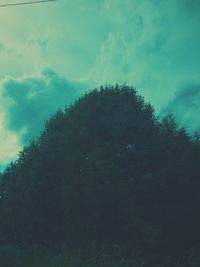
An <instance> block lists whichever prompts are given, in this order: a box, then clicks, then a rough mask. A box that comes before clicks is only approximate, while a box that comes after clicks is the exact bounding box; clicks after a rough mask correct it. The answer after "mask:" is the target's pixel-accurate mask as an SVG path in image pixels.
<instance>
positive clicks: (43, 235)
mask: <svg viewBox="0 0 200 267" xmlns="http://www.w3.org/2000/svg"><path fill="white" fill-rule="evenodd" d="M199 163H200V144H199V141H198V140H197V139H195V140H194V139H193V138H192V137H190V136H189V135H188V134H187V133H186V131H185V129H184V128H181V129H180V128H178V127H177V125H176V123H175V120H174V119H173V116H171V115H170V116H167V117H165V118H164V119H163V120H162V121H160V120H158V118H157V117H156V115H155V113H154V109H153V107H152V106H151V104H149V103H146V102H145V101H144V99H143V98H142V97H141V96H139V95H138V94H137V92H136V90H135V89H134V88H132V87H129V86H126V85H123V86H118V85H116V86H109V87H101V88H100V89H96V90H93V91H91V92H89V93H87V94H85V95H84V96H82V97H81V98H80V99H78V100H77V101H76V102H75V103H74V104H73V105H71V106H70V107H68V108H66V109H65V110H64V111H62V110H59V111H57V112H56V113H55V114H54V115H53V116H52V117H51V118H50V119H49V120H48V121H47V123H46V126H45V129H44V131H43V133H42V134H41V136H39V137H38V138H37V139H35V140H32V141H31V142H30V144H29V145H28V146H27V147H25V148H24V149H23V150H22V151H21V152H20V154H19V157H18V158H17V160H16V161H15V162H13V163H11V164H10V165H9V166H8V168H7V169H6V170H5V171H4V173H3V174H2V175H1V180H0V181H1V182H0V190H1V191H0V197H1V198H0V215H1V216H0V243H1V244H14V245H20V246H27V245H33V244H45V245H48V246H59V245H62V244H63V243H64V244H66V245H67V246H69V247H73V248H74V247H75V248H82V247H84V246H86V245H87V244H90V243H91V242H94V241H95V242H96V244H99V245H102V244H105V243H106V244H119V245H120V246H122V247H124V248H126V249H128V250H129V249H130V250H131V249H134V248H135V249H139V250H141V251H143V252H144V253H151V254H154V253H155V254H156V253H157V254H160V255H173V253H177V254H180V255H181V253H183V251H187V250H189V249H191V248H194V249H196V248H198V247H199V245H200V230H199V225H200V212H199V205H200V197H199V192H200V164H199Z"/></svg>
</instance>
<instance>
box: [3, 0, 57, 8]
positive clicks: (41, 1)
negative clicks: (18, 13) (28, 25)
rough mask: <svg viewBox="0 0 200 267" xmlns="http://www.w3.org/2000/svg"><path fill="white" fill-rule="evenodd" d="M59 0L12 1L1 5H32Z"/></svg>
mask: <svg viewBox="0 0 200 267" xmlns="http://www.w3.org/2000/svg"><path fill="white" fill-rule="evenodd" d="M55 1H57V0H36V1H29V2H20V3H10V4H1V5H0V8H1V7H9V6H22V5H31V4H42V3H46V2H55Z"/></svg>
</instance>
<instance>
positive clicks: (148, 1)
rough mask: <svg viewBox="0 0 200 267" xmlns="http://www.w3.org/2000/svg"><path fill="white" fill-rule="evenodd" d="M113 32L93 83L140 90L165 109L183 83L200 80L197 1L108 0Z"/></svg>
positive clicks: (93, 72) (93, 73)
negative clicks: (121, 84)
mask: <svg viewBox="0 0 200 267" xmlns="http://www.w3.org/2000/svg"><path fill="white" fill-rule="evenodd" d="M104 7H105V13H106V14H107V17H108V18H109V19H110V22H111V24H112V29H111V30H110V33H109V35H108V38H107V40H106V41H105V42H103V43H102V45H101V49H100V51H99V56H98V57H97V60H96V63H95V64H94V65H93V68H92V69H91V71H90V73H89V74H88V77H87V79H88V80H90V81H93V84H98V85H100V84H105V83H116V82H118V83H128V84H131V85H134V86H136V87H137V88H138V89H139V91H140V93H142V94H143V95H144V96H145V98H146V99H147V100H148V101H151V102H152V104H153V105H154V106H155V107H156V109H157V111H159V110H160V109H161V108H162V107H163V106H164V105H166V103H167V102H168V101H171V99H172V98H173V96H174V93H175V92H176V90H177V89H178V88H179V85H180V84H182V83H185V82H187V81H192V82H200V76H199V69H200V61H198V60H197V58H200V50H199V47H200V31H199V28H200V20H199V13H200V12H199V10H200V9H199V1H196V0H191V1H188V0H182V1H180V0H169V1H162V0H134V1H129V0H124V1H120V0H105V2H104Z"/></svg>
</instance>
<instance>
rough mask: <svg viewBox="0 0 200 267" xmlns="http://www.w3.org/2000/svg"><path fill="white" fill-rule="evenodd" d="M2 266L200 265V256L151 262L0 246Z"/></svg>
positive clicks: (116, 266) (144, 266)
mask: <svg viewBox="0 0 200 267" xmlns="http://www.w3.org/2000/svg"><path fill="white" fill-rule="evenodd" d="M0 266H1V267H169V266H170V267H199V266H200V258H199V259H196V262H195V261H194V259H191V260H190V263H187V264H181V263H178V262H177V263H175V264H172V263H168V264H167V263H162V264H161V263H159V264H153V265H151V264H149V263H148V262H147V261H146V260H144V258H143V257H141V256H140V255H134V256H132V257H131V258H129V259H124V258H123V257H118V258H117V259H113V258H111V257H110V256H109V255H108V254H105V253H100V254H99V253H96V252H94V253H93V255H92V256H90V257H85V256H81V253H80V252H77V251H76V252H72V251H69V250H67V249H63V250H62V252H56V253H53V252H52V251H50V250H49V249H46V248H32V249H29V250H26V251H25V250H21V249H16V248H15V249H14V248H12V247H0Z"/></svg>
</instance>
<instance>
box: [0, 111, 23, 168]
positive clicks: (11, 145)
mask: <svg viewBox="0 0 200 267" xmlns="http://www.w3.org/2000/svg"><path fill="white" fill-rule="evenodd" d="M20 148H21V147H20V144H19V139H18V136H17V134H15V133H13V132H12V131H9V130H8V129H6V127H5V115H4V114H3V113H2V112H0V171H1V170H2V169H3V168H4V166H5V165H6V163H7V162H8V161H10V160H13V159H14V158H15V157H16V154H17V152H18V151H19V149H20ZM1 167H2V168H1Z"/></svg>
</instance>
